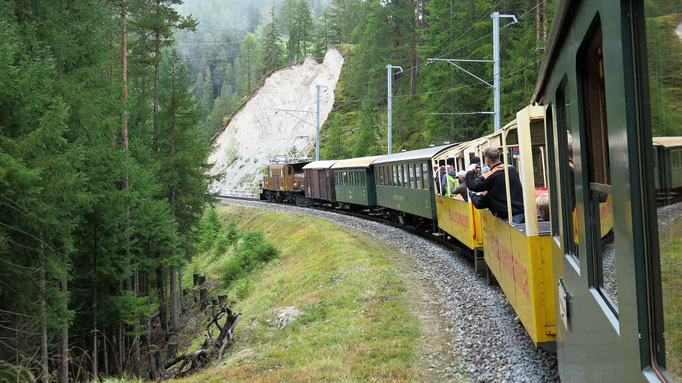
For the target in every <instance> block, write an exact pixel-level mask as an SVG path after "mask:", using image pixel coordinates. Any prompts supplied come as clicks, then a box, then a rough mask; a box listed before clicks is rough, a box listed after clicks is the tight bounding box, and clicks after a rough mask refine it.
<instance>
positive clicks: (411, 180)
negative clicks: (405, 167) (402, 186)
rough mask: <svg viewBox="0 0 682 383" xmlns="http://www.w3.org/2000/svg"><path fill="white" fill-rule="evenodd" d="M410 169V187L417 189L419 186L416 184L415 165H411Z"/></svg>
mask: <svg viewBox="0 0 682 383" xmlns="http://www.w3.org/2000/svg"><path fill="white" fill-rule="evenodd" d="M409 169H410V187H411V188H412V189H416V188H417V186H416V185H415V178H414V165H409Z"/></svg>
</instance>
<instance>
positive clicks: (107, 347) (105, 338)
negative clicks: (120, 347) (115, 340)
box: [102, 331, 110, 376]
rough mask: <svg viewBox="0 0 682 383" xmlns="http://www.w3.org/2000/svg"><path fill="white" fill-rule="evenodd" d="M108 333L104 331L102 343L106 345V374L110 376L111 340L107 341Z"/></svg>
mask: <svg viewBox="0 0 682 383" xmlns="http://www.w3.org/2000/svg"><path fill="white" fill-rule="evenodd" d="M107 340H108V339H107V333H106V331H102V345H103V346H104V355H103V356H104V376H109V346H110V342H107Z"/></svg>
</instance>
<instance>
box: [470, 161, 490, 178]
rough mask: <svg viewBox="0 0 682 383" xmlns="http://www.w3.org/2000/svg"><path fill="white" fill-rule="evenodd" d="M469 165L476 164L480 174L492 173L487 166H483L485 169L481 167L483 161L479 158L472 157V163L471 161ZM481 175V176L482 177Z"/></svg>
mask: <svg viewBox="0 0 682 383" xmlns="http://www.w3.org/2000/svg"><path fill="white" fill-rule="evenodd" d="M469 164H476V165H478V172H479V173H480V174H485V173H487V172H489V171H490V168H489V167H488V165H487V164H485V163H484V164H483V167H481V159H480V158H478V157H471V161H469ZM480 174H479V175H480Z"/></svg>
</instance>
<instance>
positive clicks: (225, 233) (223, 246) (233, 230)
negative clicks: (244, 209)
mask: <svg viewBox="0 0 682 383" xmlns="http://www.w3.org/2000/svg"><path fill="white" fill-rule="evenodd" d="M238 239H239V231H238V230H237V224H236V223H234V222H232V221H230V222H229V223H228V224H227V230H221V231H220V233H218V238H217V239H216V246H215V249H214V251H213V255H216V256H218V255H221V254H225V252H226V251H227V249H229V248H230V246H232V245H234V244H235V243H237V240H238Z"/></svg>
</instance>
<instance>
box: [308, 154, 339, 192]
mask: <svg viewBox="0 0 682 383" xmlns="http://www.w3.org/2000/svg"><path fill="white" fill-rule="evenodd" d="M335 163H336V161H315V162H311V163H309V164H308V165H306V166H304V167H303V173H304V174H305V180H306V181H305V197H306V198H310V199H315V200H321V201H329V202H334V201H336V189H335V188H334V171H333V170H332V165H334V164H335Z"/></svg>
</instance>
